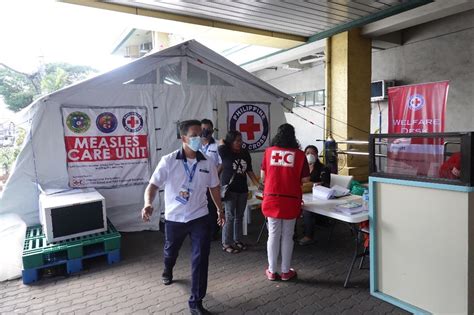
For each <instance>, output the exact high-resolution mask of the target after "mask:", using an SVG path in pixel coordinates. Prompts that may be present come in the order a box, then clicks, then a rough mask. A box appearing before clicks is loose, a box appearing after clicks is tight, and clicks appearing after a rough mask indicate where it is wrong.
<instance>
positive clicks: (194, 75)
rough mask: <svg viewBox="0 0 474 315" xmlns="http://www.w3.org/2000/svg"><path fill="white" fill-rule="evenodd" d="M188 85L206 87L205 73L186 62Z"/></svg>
mask: <svg viewBox="0 0 474 315" xmlns="http://www.w3.org/2000/svg"><path fill="white" fill-rule="evenodd" d="M188 84H192V85H207V71H206V70H203V69H201V68H199V67H197V66H195V65H193V64H192V63H189V62H188Z"/></svg>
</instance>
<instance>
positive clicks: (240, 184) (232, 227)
mask: <svg viewBox="0 0 474 315" xmlns="http://www.w3.org/2000/svg"><path fill="white" fill-rule="evenodd" d="M218 150H219V155H220V157H221V159H222V174H221V185H222V186H223V187H224V186H226V185H228V188H227V193H226V195H225V198H224V204H225V217H226V224H224V227H223V229H222V250H224V251H225V252H227V253H232V254H235V253H238V252H240V251H241V250H245V249H246V248H247V246H246V245H245V244H244V243H242V224H243V217H244V211H245V207H246V206H247V195H248V191H249V190H248V185H247V175H248V176H249V177H250V179H251V180H252V182H253V183H254V184H255V185H256V186H259V188H260V189H261V187H260V186H261V185H260V184H259V182H258V179H257V177H256V176H255V173H254V172H253V170H252V159H251V157H250V153H249V152H248V151H247V150H245V149H243V148H242V134H241V133H240V132H238V131H235V130H231V131H229V132H228V133H227V135H226V138H225V140H224V144H223V145H220V146H219V148H218Z"/></svg>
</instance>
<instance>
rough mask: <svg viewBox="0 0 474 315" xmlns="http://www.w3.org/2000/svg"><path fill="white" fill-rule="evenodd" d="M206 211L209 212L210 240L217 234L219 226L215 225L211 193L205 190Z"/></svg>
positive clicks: (215, 216)
mask: <svg viewBox="0 0 474 315" xmlns="http://www.w3.org/2000/svg"><path fill="white" fill-rule="evenodd" d="M207 209H208V210H209V228H210V229H211V238H214V237H215V236H216V234H217V233H218V232H219V229H220V227H219V224H217V207H216V205H215V204H214V201H212V197H211V193H210V192H209V189H208V190H207Z"/></svg>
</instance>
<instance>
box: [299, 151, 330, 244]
mask: <svg viewBox="0 0 474 315" xmlns="http://www.w3.org/2000/svg"><path fill="white" fill-rule="evenodd" d="M304 153H305V155H306V159H307V160H308V164H309V171H310V181H311V183H313V184H318V185H322V186H325V187H329V184H330V181H331V172H330V169H329V168H328V167H326V166H324V164H323V163H321V161H320V160H319V158H318V148H316V147H315V146H314V145H308V146H307V147H306V148H305V149H304ZM317 217H318V215H317V214H316V213H313V212H310V211H306V210H303V220H304V236H303V238H301V239H300V240H299V241H298V244H300V245H309V244H313V243H314V239H313V235H314V225H315V221H316V218H317Z"/></svg>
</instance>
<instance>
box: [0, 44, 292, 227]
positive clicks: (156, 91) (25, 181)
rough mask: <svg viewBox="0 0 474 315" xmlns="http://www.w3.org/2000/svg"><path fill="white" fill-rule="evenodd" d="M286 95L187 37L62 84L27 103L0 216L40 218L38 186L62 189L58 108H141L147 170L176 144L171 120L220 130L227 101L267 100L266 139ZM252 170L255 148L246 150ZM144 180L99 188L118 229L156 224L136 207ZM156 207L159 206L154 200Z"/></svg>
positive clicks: (65, 183)
mask: <svg viewBox="0 0 474 315" xmlns="http://www.w3.org/2000/svg"><path fill="white" fill-rule="evenodd" d="M289 100H290V97H289V96H288V95H286V94H285V93H283V92H281V91H279V90H277V89H275V88H274V87H272V86H270V85H269V84H267V83H265V82H263V81H262V80H260V79H258V78H256V77H254V76H252V75H251V74H250V73H248V72H246V71H245V70H243V69H242V68H240V67H239V66H237V65H235V64H233V63H232V62H230V61H229V60H227V59H225V58H224V57H222V56H221V55H219V54H217V53H215V52H214V51H212V50H210V49H208V48H207V47H205V46H203V45H201V44H199V43H198V42H196V41H188V42H185V43H182V44H179V45H176V46H173V47H170V48H168V49H165V50H162V51H160V52H157V53H154V54H150V55H148V56H145V57H142V58H140V59H138V60H136V61H133V62H131V63H129V64H127V65H125V66H122V67H120V68H118V69H116V70H113V71H110V72H108V73H105V74H102V75H99V76H97V77H94V78H92V79H89V80H86V81H84V82H81V83H78V84H76V85H72V86H69V87H67V88H64V89H62V90H60V91H57V92H55V93H52V94H50V95H47V96H45V97H42V98H41V99H39V100H37V101H36V102H34V103H33V104H32V105H30V107H29V108H28V110H27V111H26V113H25V115H26V116H27V117H28V119H29V120H30V123H31V127H30V130H29V131H28V133H27V138H26V140H25V142H24V144H23V148H22V150H21V152H20V154H19V156H18V158H17V161H16V163H15V165H14V168H13V171H12V173H11V176H10V178H9V180H8V182H7V184H6V186H5V189H4V192H3V195H2V197H1V199H0V214H4V213H15V214H18V215H19V216H20V217H21V218H22V219H23V220H24V221H25V222H26V224H27V225H33V224H37V223H39V217H38V197H39V193H40V190H39V187H42V188H48V189H67V188H69V178H68V166H67V162H66V158H67V157H66V148H65V128H64V126H63V124H64V123H63V116H62V112H61V110H62V108H63V107H64V106H75V107H76V108H77V107H84V108H87V107H88V108H91V107H110V108H111V111H112V109H117V108H118V109H120V107H124V106H128V107H130V106H136V107H141V108H146V117H144V119H145V120H146V122H147V129H148V146H149V153H150V154H149V169H150V172H152V171H153V170H154V168H155V167H156V165H157V163H158V161H159V160H160V158H161V156H163V155H165V154H168V153H170V152H172V151H173V150H176V149H177V148H179V146H180V145H181V144H180V141H179V140H178V139H177V128H176V122H177V121H182V120H186V119H199V120H200V119H202V118H210V119H212V120H213V121H214V123H215V127H216V128H217V129H218V130H219V131H218V137H219V138H222V137H224V136H225V133H226V130H227V115H228V113H227V108H228V107H227V106H228V105H227V102H229V101H234V102H235V101H243V102H264V103H268V104H269V114H270V119H269V120H270V122H269V125H270V136H273V135H274V133H275V131H276V129H277V127H278V126H279V125H280V124H282V123H284V122H285V114H284V112H286V109H285V107H286V108H290V107H291V102H290V101H289ZM252 158H253V166H254V170H255V171H256V172H258V169H259V165H260V160H261V153H255V154H252ZM145 187H146V184H140V185H129V186H123V187H115V188H105V189H98V191H99V192H100V193H101V194H102V195H103V196H104V197H105V199H106V205H107V215H108V217H109V219H110V220H111V221H112V223H113V224H114V225H115V226H116V227H117V228H118V229H119V230H120V231H138V230H145V229H158V224H159V216H154V217H153V220H152V221H151V222H149V223H144V222H142V220H141V218H140V210H141V208H142V206H143V192H144V189H145ZM157 199H158V200H157V201H156V203H157V204H156V205H155V208H157V209H163V204H162V199H161V198H157Z"/></svg>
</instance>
